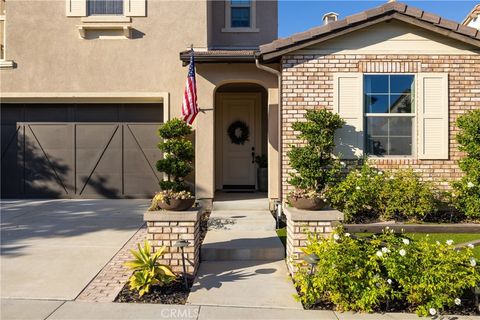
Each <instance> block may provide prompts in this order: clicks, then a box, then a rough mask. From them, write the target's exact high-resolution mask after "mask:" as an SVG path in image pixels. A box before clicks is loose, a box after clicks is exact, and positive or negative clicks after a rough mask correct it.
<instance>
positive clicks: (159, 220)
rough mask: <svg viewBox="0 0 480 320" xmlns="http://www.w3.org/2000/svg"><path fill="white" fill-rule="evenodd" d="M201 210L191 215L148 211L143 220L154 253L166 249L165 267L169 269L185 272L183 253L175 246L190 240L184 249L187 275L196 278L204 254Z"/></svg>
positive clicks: (191, 212)
mask: <svg viewBox="0 0 480 320" xmlns="http://www.w3.org/2000/svg"><path fill="white" fill-rule="evenodd" d="M200 211H201V210H200V208H192V209H190V210H188V211H147V212H146V213H145V214H144V217H143V220H145V221H146V222H147V240H148V241H149V242H150V244H151V246H152V248H153V250H154V251H157V250H158V249H159V248H161V247H162V246H166V247H167V249H166V251H165V252H166V253H165V254H164V255H163V257H162V258H163V259H161V260H160V262H161V263H164V264H166V265H169V266H170V267H171V268H172V269H173V271H175V272H180V273H181V272H183V269H182V254H181V249H180V248H177V247H174V246H173V245H174V244H175V242H177V241H178V240H182V239H183V240H188V241H189V242H190V244H189V245H188V246H187V247H185V248H184V252H185V266H186V270H187V273H188V274H190V275H192V276H193V275H195V273H196V272H197V270H198V264H199V254H200Z"/></svg>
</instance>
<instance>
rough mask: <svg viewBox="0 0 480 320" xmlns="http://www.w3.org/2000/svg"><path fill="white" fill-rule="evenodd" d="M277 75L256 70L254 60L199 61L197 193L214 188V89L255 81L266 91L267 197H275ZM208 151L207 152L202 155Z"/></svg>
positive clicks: (210, 194)
mask: <svg viewBox="0 0 480 320" xmlns="http://www.w3.org/2000/svg"><path fill="white" fill-rule="evenodd" d="M277 81H278V79H277V77H276V76H274V75H272V74H270V73H267V72H265V71H262V70H259V69H257V68H256V67H255V65H254V64H223V63H222V64H198V65H197V89H198V103H199V107H200V108H201V112H200V114H199V115H198V117H197V120H196V121H195V131H196V141H195V142H196V154H197V160H196V168H197V169H196V173H195V182H196V188H197V190H196V193H197V197H198V198H200V199H203V198H212V197H213V194H214V192H215V165H216V164H215V162H214V160H213V159H214V158H215V157H214V152H215V151H214V147H215V137H214V136H215V90H216V89H217V88H218V87H220V86H221V85H223V84H227V83H256V84H259V85H261V86H263V87H264V88H265V89H266V90H267V93H268V108H269V113H268V120H269V123H268V126H269V136H268V141H269V145H268V157H269V198H271V199H272V198H278V176H279V174H278V141H277V137H278V135H277V131H272V130H270V128H273V129H274V128H276V124H277V115H278V114H277V113H276V109H277V108H278V89H277V88H278V82H277ZM204 155H208V156H204Z"/></svg>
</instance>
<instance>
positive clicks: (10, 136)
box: [0, 112, 22, 196]
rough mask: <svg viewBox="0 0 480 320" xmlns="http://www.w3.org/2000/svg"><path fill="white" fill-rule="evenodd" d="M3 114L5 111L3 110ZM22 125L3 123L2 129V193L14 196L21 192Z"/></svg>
mask: <svg viewBox="0 0 480 320" xmlns="http://www.w3.org/2000/svg"><path fill="white" fill-rule="evenodd" d="M2 115H3V112H2ZM20 130H22V127H20V126H16V125H2V131H1V135H2V137H1V143H2V151H1V152H2V153H1V161H0V162H1V170H2V185H1V188H2V189H1V190H2V194H5V195H8V196H14V195H16V194H18V193H19V192H21V190H20V183H19V181H20V176H19V170H18V168H17V159H18V157H19V150H21V146H20V142H19V133H20Z"/></svg>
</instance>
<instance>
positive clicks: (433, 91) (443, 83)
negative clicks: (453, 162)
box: [417, 73, 449, 160]
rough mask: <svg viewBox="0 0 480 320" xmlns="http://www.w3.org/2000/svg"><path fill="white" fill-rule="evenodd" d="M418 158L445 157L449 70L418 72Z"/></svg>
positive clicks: (446, 152)
mask: <svg viewBox="0 0 480 320" xmlns="http://www.w3.org/2000/svg"><path fill="white" fill-rule="evenodd" d="M417 81H418V82H417V83H418V130H419V132H418V158H419V159H432V160H434V159H448V139H449V137H448V131H449V130H448V74H447V73H420V74H419V75H418V80H417Z"/></svg>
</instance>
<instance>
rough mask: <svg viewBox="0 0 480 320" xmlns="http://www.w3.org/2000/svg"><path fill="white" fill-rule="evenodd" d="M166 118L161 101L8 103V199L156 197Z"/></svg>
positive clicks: (5, 187)
mask: <svg viewBox="0 0 480 320" xmlns="http://www.w3.org/2000/svg"><path fill="white" fill-rule="evenodd" d="M100 108H103V109H100ZM4 115H5V117H4ZM162 117H163V108H162V105H161V104H148V105H142V104H136V105H121V104H117V105H114V104H109V105H107V104H97V105H80V104H79V105H73V104H66V105H62V104H58V105H46V104H37V105H8V106H7V107H5V106H2V126H1V130H2V131H1V133H2V137H1V142H2V166H1V167H2V168H1V169H2V185H1V186H2V197H7V196H15V197H58V198H125V197H127V198H128V197H148V196H151V195H153V194H154V193H155V192H156V191H157V190H158V189H159V185H158V183H159V181H160V179H161V177H162V175H161V174H160V173H159V172H157V170H156V167H155V164H156V162H157V160H158V159H160V158H161V157H162V154H161V152H160V150H158V148H157V144H158V142H159V140H160V138H159V137H158V135H157V131H158V127H159V126H160V124H161V120H163V119H162ZM122 119H123V120H124V121H125V122H121V121H119V120H122ZM87 121H88V122H87ZM127 121H128V122H127ZM17 129H18V132H17ZM24 132H25V133H24Z"/></svg>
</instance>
